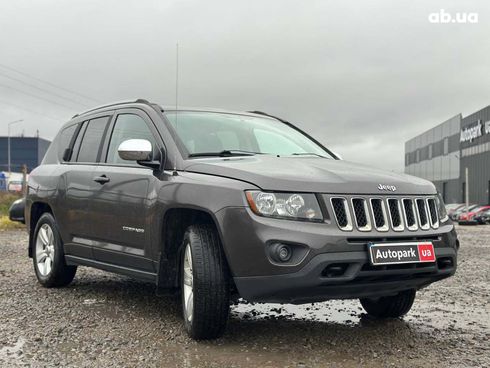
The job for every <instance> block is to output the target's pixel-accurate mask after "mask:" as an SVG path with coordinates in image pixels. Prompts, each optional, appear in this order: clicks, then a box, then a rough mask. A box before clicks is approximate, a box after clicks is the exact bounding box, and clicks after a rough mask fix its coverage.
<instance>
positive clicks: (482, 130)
mask: <svg viewBox="0 0 490 368" xmlns="http://www.w3.org/2000/svg"><path fill="white" fill-rule="evenodd" d="M484 134H490V120H489V121H486V122H485V123H483V122H482V120H478V121H477V122H476V124H475V125H472V126H470V127H466V128H464V129H461V135H460V138H459V141H460V142H472V141H473V140H474V139H476V138H479V137H481V136H482V135H484Z"/></svg>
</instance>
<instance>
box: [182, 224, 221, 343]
mask: <svg viewBox="0 0 490 368" xmlns="http://www.w3.org/2000/svg"><path fill="white" fill-rule="evenodd" d="M181 259H182V261H181V277H180V286H181V295H182V314H183V317H184V326H185V329H186V331H187V333H188V335H189V336H190V337H191V338H193V339H195V340H208V339H215V338H218V337H220V336H221V335H222V334H223V333H224V331H225V328H226V323H227V321H228V314H229V309H230V278H229V272H228V266H227V263H226V259H225V256H224V254H223V250H222V248H221V243H220V241H219V237H218V234H217V232H216V229H215V228H214V227H212V226H210V225H192V226H189V227H188V228H187V230H186V232H185V234H184V239H183V243H182V257H181ZM189 276H190V277H189ZM191 305H192V306H191Z"/></svg>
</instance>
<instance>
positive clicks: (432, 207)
mask: <svg viewBox="0 0 490 368" xmlns="http://www.w3.org/2000/svg"><path fill="white" fill-rule="evenodd" d="M427 205H428V206H429V215H430V224H431V225H432V227H433V228H434V229H437V228H438V227H439V219H438V218H437V206H436V201H435V200H434V198H429V199H428V200H427Z"/></svg>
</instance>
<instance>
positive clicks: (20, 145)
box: [0, 137, 51, 172]
mask: <svg viewBox="0 0 490 368" xmlns="http://www.w3.org/2000/svg"><path fill="white" fill-rule="evenodd" d="M50 143H51V142H50V141H48V140H46V139H43V138H39V137H10V166H11V171H13V172H20V171H22V166H23V165H24V164H25V165H26V166H27V172H31V171H32V169H34V168H35V167H36V166H38V165H39V164H40V163H41V161H42V159H43V157H44V154H45V153H46V151H47V150H48V147H49V145H50ZM8 156H9V155H8V137H0V171H8V169H9V167H8Z"/></svg>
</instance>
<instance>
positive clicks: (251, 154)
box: [189, 150, 260, 157]
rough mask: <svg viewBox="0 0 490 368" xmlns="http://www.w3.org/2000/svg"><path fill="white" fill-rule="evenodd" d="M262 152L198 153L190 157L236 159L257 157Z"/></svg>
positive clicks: (226, 151)
mask: <svg viewBox="0 0 490 368" xmlns="http://www.w3.org/2000/svg"><path fill="white" fill-rule="evenodd" d="M257 154H260V152H251V151H241V150H223V151H221V152H197V153H191V154H189V157H234V156H255V155H257Z"/></svg>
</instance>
